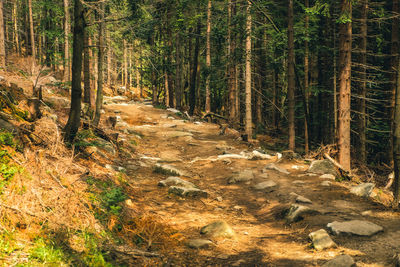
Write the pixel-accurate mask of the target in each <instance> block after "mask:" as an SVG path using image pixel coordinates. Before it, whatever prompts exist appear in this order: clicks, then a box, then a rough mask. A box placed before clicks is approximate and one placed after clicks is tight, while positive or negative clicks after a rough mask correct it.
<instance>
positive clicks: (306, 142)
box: [304, 0, 310, 155]
mask: <svg viewBox="0 0 400 267" xmlns="http://www.w3.org/2000/svg"><path fill="white" fill-rule="evenodd" d="M309 6H310V3H309V0H305V7H306V8H309ZM309 21H310V18H309V16H308V13H306V18H305V32H306V38H305V40H304V98H305V105H306V106H305V107H304V108H305V112H304V113H305V114H304V152H305V153H306V155H308V153H309V150H310V147H309V140H308V139H309V135H308V129H309V127H308V124H309V123H310V122H309V121H308V114H310V111H309V93H310V88H309V79H308V75H309V69H310V68H309V66H310V64H309V58H308V57H309V48H308V38H309V33H308V30H309Z"/></svg>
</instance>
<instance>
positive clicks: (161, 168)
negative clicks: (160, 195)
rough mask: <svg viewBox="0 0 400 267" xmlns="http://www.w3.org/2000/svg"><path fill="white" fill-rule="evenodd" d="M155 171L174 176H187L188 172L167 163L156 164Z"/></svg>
mask: <svg viewBox="0 0 400 267" xmlns="http://www.w3.org/2000/svg"><path fill="white" fill-rule="evenodd" d="M154 172H157V173H161V174H166V175H173V176H185V175H186V173H185V172H184V171H181V170H179V169H177V168H175V167H174V166H171V165H167V164H158V163H157V164H156V165H155V168H154Z"/></svg>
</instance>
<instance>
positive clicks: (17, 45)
mask: <svg viewBox="0 0 400 267" xmlns="http://www.w3.org/2000/svg"><path fill="white" fill-rule="evenodd" d="M13 19H14V37H15V38H14V41H15V52H16V53H17V55H19V56H20V55H21V47H20V40H19V32H18V1H17V0H15V1H14V8H13Z"/></svg>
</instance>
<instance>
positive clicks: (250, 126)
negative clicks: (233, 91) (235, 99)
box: [245, 1, 253, 140]
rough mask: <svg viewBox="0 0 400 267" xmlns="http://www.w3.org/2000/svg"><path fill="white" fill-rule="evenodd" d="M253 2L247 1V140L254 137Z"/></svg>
mask: <svg viewBox="0 0 400 267" xmlns="http://www.w3.org/2000/svg"><path fill="white" fill-rule="evenodd" d="M250 8H251V2H250V1H247V9H246V120H245V129H246V135H247V138H248V139H249V140H250V139H252V136H253V123H252V113H251V22H252V21H251V10H250Z"/></svg>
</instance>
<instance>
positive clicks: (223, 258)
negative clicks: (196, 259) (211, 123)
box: [216, 254, 229, 260]
mask: <svg viewBox="0 0 400 267" xmlns="http://www.w3.org/2000/svg"><path fill="white" fill-rule="evenodd" d="M216 258H217V259H221V260H227V259H229V255H227V254H220V255H218V256H217V257H216Z"/></svg>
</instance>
